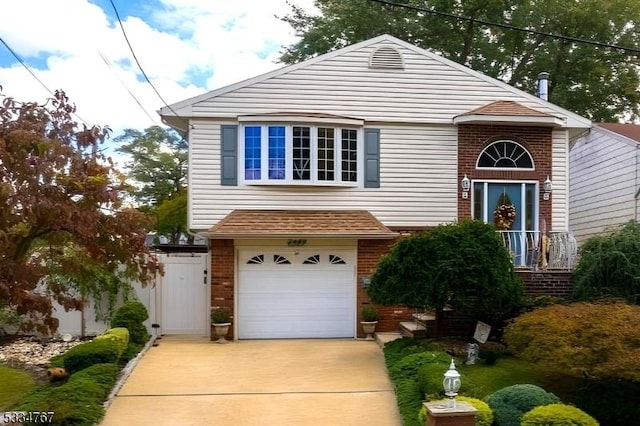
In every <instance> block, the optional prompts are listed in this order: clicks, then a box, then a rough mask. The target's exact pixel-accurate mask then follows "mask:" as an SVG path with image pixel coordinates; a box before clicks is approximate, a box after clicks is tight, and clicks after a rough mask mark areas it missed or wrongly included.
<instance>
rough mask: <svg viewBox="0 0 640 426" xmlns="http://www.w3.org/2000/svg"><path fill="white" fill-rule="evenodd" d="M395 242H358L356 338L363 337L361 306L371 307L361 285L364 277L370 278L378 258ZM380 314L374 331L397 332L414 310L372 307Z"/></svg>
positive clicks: (400, 307)
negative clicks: (402, 322)
mask: <svg viewBox="0 0 640 426" xmlns="http://www.w3.org/2000/svg"><path fill="white" fill-rule="evenodd" d="M396 241H397V240H358V272H357V279H358V281H357V289H358V290H357V302H356V306H357V309H358V312H357V314H358V333H357V334H358V337H364V333H363V332H362V327H361V326H360V311H361V310H362V307H363V306H366V305H369V304H371V305H373V303H371V300H370V299H369V296H368V295H367V292H366V290H365V288H364V287H363V285H362V279H363V278H364V277H371V275H373V272H374V271H375V269H376V265H377V264H378V261H379V260H380V258H381V257H382V256H383V255H384V254H385V253H387V252H388V251H389V249H390V248H391V246H392V245H393V244H394V243H395V242H396ZM374 306H375V307H376V308H377V309H378V312H379V314H380V319H379V321H378V325H377V327H376V331H383V332H384V331H398V330H399V329H400V322H401V321H409V320H411V314H413V312H414V310H413V309H411V308H407V307H406V306H381V305H374Z"/></svg>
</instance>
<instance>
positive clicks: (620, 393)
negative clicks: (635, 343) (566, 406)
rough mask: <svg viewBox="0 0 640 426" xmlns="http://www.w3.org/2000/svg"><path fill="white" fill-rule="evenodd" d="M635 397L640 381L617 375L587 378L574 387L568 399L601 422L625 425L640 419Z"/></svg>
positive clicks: (608, 425) (638, 396) (613, 425)
mask: <svg viewBox="0 0 640 426" xmlns="http://www.w3.org/2000/svg"><path fill="white" fill-rule="evenodd" d="M639 398H640V382H636V381H632V380H620V379H607V380H589V381H587V383H586V385H585V386H583V387H581V388H579V389H578V390H577V392H576V393H575V395H574V398H573V399H572V402H573V403H574V404H575V405H576V406H577V407H578V408H580V409H582V410H584V411H585V412H587V413H589V414H590V415H591V416H593V417H595V418H596V419H597V420H598V421H599V422H600V423H601V424H603V425H607V426H628V425H632V424H635V423H637V421H638V419H640V403H638V400H639ZM611 407H615V409H612V408H611Z"/></svg>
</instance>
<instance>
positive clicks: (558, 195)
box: [541, 130, 571, 231]
mask: <svg viewBox="0 0 640 426" xmlns="http://www.w3.org/2000/svg"><path fill="white" fill-rule="evenodd" d="M552 138H553V139H552V142H551V146H552V148H551V159H552V160H551V173H552V174H551V176H550V178H551V180H552V182H553V188H552V193H551V217H552V224H551V229H548V230H550V231H569V230H571V228H570V226H569V137H568V135H567V132H565V131H562V130H555V131H554V132H553V134H552ZM541 178H542V179H543V180H542V182H544V179H545V177H542V176H541Z"/></svg>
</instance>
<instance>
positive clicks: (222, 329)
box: [213, 322, 231, 343]
mask: <svg viewBox="0 0 640 426" xmlns="http://www.w3.org/2000/svg"><path fill="white" fill-rule="evenodd" d="M230 325H231V323H230V322H223V323H217V324H213V327H214V328H215V329H216V337H217V338H218V340H216V343H227V339H225V338H224V337H225V336H226V335H227V333H228V332H229V326H230Z"/></svg>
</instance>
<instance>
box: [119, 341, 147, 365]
mask: <svg viewBox="0 0 640 426" xmlns="http://www.w3.org/2000/svg"><path fill="white" fill-rule="evenodd" d="M142 348H143V346H142V345H140V344H138V343H131V342H129V344H128V345H127V348H126V349H125V350H124V352H123V353H122V355H121V356H120V359H119V360H118V364H119V365H121V366H124V365H126V364H127V363H128V362H129V361H131V360H132V359H133V358H135V357H136V356H138V354H139V353H140V351H141V350H142Z"/></svg>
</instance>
